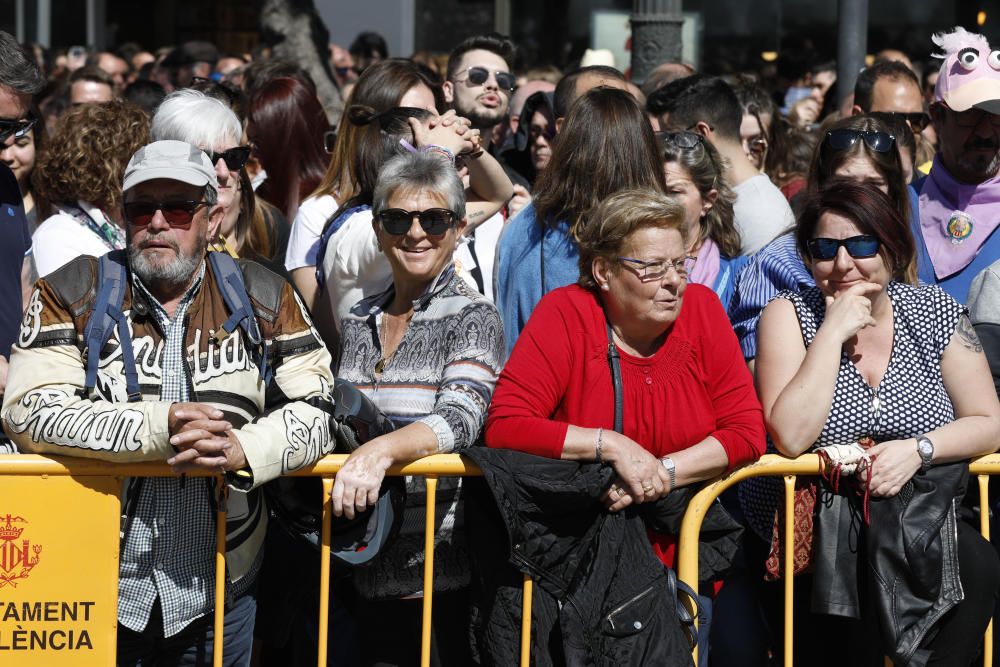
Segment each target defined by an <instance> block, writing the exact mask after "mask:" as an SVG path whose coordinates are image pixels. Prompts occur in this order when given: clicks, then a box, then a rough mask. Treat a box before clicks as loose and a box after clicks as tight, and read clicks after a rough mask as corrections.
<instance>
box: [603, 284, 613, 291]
mask: <svg viewBox="0 0 1000 667" xmlns="http://www.w3.org/2000/svg"><path fill="white" fill-rule="evenodd" d="M601 289H602V290H604V291H605V292H607V291H608V290H610V289H611V286H610V285H608V284H607V283H601Z"/></svg>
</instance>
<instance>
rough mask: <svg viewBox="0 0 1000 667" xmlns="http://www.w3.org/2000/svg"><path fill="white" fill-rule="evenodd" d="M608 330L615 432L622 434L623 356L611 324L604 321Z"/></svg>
mask: <svg viewBox="0 0 1000 667" xmlns="http://www.w3.org/2000/svg"><path fill="white" fill-rule="evenodd" d="M604 324H605V326H606V327H607V329H608V366H610V367H611V388H612V389H614V392H615V430H616V431H618V432H619V433H621V432H622V404H623V402H624V401H623V399H622V366H621V356H620V355H619V354H618V346H617V345H615V338H614V334H613V333H612V332H611V323H610V322H608V321H607V320H605V321H604Z"/></svg>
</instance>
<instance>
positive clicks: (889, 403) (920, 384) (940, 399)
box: [739, 282, 967, 540]
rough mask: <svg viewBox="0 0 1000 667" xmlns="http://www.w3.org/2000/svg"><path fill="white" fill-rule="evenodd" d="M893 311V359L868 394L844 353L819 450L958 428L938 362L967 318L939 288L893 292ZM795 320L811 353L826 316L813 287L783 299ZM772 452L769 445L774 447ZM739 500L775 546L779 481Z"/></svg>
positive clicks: (892, 287)
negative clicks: (953, 425) (961, 320)
mask: <svg viewBox="0 0 1000 667" xmlns="http://www.w3.org/2000/svg"><path fill="white" fill-rule="evenodd" d="M887 289H888V295H889V300H890V302H891V303H892V316H893V322H892V326H893V337H892V351H891V353H890V356H889V364H888V366H887V367H886V370H885V375H884V376H883V377H882V380H881V381H880V382H879V384H878V386H875V387H871V386H869V385H868V384H867V383H866V382H865V379H864V378H863V377H862V375H861V373H860V372H859V371H858V369H857V368H856V367H855V366H854V363H853V362H852V361H851V360H850V358H849V357H848V356H847V354H846V353H844V352H841V356H840V370H839V371H838V373H837V385H836V389H835V391H834V395H833V402H832V404H831V406H830V416H829V417H828V418H827V420H826V423H825V424H824V425H823V430H822V431H821V432H820V434H819V438H817V440H816V443H815V445H814V447H823V446H826V445H837V444H845V443H849V442H855V441H857V440H859V439H860V438H863V437H870V438H871V439H872V440H874V441H875V442H884V441H886V440H902V439H906V438H913V437H916V436H918V435H921V434H923V433H927V432H928V431H933V430H934V429H936V428H939V427H940V426H943V425H945V424H948V423H951V422H952V421H954V420H955V410H954V408H953V406H952V403H951V397H950V396H949V395H948V392H947V390H946V389H945V386H944V379H943V378H942V376H941V357H942V356H943V355H944V350H945V348H946V347H948V343H949V342H950V341H951V338H952V335H953V334H954V333H955V329H956V327H957V326H958V320H959V317H961V316H962V315H963V314H965V313H966V312H967V311H966V310H965V307H964V306H962V305H961V304H959V303H958V302H957V301H955V300H954V299H953V298H951V297H950V296H948V294H947V293H946V292H945V291H944V290H942V289H941V288H940V287H937V286H931V285H920V286H913V285H906V284H903V283H898V282H891V283H889V285H888V288H887ZM775 299H787V300H789V301H791V302H792V305H794V306H795V314H796V317H797V318H798V321H799V327H800V328H801V331H802V338H803V341H804V342H805V345H806V347H809V346H810V345H812V342H813V340H814V339H815V338H816V334H817V332H818V331H819V328H820V326H821V325H822V324H823V320H824V318H825V315H826V302H825V300H824V297H823V293H822V292H820V290H819V289H818V288H816V287H810V288H808V289H805V290H803V291H801V292H799V293H797V294H796V293H793V292H787V291H785V292H781V293H780V294H778V295H777V296H776V297H775ZM769 450H770V444H769ZM739 488H740V499H741V501H742V502H743V509H744V512H745V513H746V516H747V519H748V520H749V522H750V525H751V527H752V528H753V529H754V530H755V531H756V532H757V533H758V534H759V535H760V536H761V537H764V538H765V539H767V540H770V535H771V530H772V522H773V519H774V509H775V508H776V507H777V506H778V505H779V499H780V498H781V488H782V487H781V483H780V481H779V480H777V479H771V478H763V477H760V478H755V479H753V480H747V482H745V483H743V484H741V485H740V487H739Z"/></svg>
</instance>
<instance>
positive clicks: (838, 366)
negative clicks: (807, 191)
mask: <svg viewBox="0 0 1000 667" xmlns="http://www.w3.org/2000/svg"><path fill="white" fill-rule="evenodd" d="M879 140H881V138H880V137H878V136H872V134H867V135H866V134H859V135H857V136H856V137H850V136H847V135H841V136H839V137H835V138H834V143H835V144H836V145H838V146H840V145H843V144H847V143H850V142H858V141H864V142H865V143H866V144H869V146H871V143H872V142H878V141H879ZM879 148H880V145H879V144H877V143H876V146H875V150H879ZM899 217H900V216H899V212H898V209H897V207H896V206H894V203H893V202H892V200H891V199H889V198H888V197H887V196H886V195H885V194H884V193H883V192H882V191H880V190H879V189H878V188H875V187H872V185H870V184H865V183H860V184H859V183H852V182H849V181H836V182H834V183H831V184H828V185H827V187H825V188H824V189H823V190H821V191H819V192H817V193H814V194H813V195H811V196H810V198H809V200H808V203H807V204H806V206H805V209H804V211H803V213H802V215H801V216H800V218H799V223H798V226H797V228H796V231H795V239H796V244H797V246H798V250H799V252H800V253H801V255H802V257H803V258H804V259H805V261H806V264H807V265H808V267H809V269H810V271H811V273H812V276H813V279H814V281H815V286H814V287H810V288H807V289H804V290H802V291H799V292H790V291H785V292H781V293H780V294H779V295H778V296H777V298H775V299H774V300H773V301H772V302H771V303H770V305H768V306H767V308H765V309H764V313H763V315H762V316H761V321H760V327H759V331H758V349H757V363H756V379H757V389H758V393H759V395H760V398H761V403H762V405H763V407H764V418H765V421H766V423H767V427H768V431H769V433H770V435H771V437H772V439H773V442H774V445H775V446H776V447H777V450H778V451H779V452H780V453H782V454H784V455H786V456H791V457H794V456H798V455H800V454H802V453H804V452H807V451H812V450H816V449H817V448H826V447H830V448H833V449H834V450H835V451H830V450H822V451H826V452H828V455H825V456H824V457H823V458H824V460H826V462H827V463H826V470H827V473H828V477H827V479H828V480H831V481H829V482H826V483H817V485H816V486H815V490H814V491H811V492H810V493H812V494H814V495H813V497H814V502H815V510H814V514H813V513H810V518H811V521H812V525H813V528H812V534H811V535H810V536H809V538H808V539H809V540H810V542H811V544H810V545H809V546H811V550H812V552H813V554H815V557H814V558H812V559H811V560H810V561H809V563H808V565H807V566H808V567H809V570H808V572H809V574H803V575H802V579H803V583H804V584H805V586H806V588H812V595H811V600H812V604H811V613H810V614H801V618H799V617H798V615H797V617H796V619H795V628H796V634H797V636H796V641H795V651H796V655H795V660H794V662H795V664H804V665H805V664H808V665H814V664H816V665H820V664H821V665H826V664H852V665H881V664H882V656H883V655H888V656H889V657H891V658H892V659H893V660H894V661H895V662H896V664H910V663H911V661H912V660H920V661H921V664H927V665H956V666H958V665H961V666H962V667H966V666H967V665H969V664H971V663H972V661H973V659H974V658H975V657H976V655H977V653H978V647H979V643H980V641H981V639H982V635H983V632H984V631H985V629H986V624H987V623H988V622H989V620H990V618H991V616H992V613H993V606H994V599H995V596H996V595H997V593H998V592H1000V560H998V558H997V554H996V552H995V551H994V550H993V548H992V547H991V546H990V544H989V543H988V542H987V541H986V540H984V539H983V538H982V537H981V536H980V535H979V533H978V531H976V530H975V529H974V528H973V527H972V526H971V525H970V524H966V523H965V522H964V521H962V520H961V519H960V517H958V516H957V514H956V508H957V507H958V505H959V501H960V499H961V497H962V496H963V494H964V493H965V487H966V482H967V479H968V470H967V463H968V461H969V459H971V458H973V457H976V456H980V455H983V454H988V453H992V452H994V451H995V450H996V449H997V443H998V442H1000V402H998V401H997V396H996V394H995V392H994V391H993V382H992V377H991V375H990V371H989V367H988V365H987V361H986V357H985V356H984V355H983V352H982V346H981V345H980V343H979V341H978V339H977V338H976V334H975V331H974V330H973V328H972V325H971V323H970V322H969V318H968V315H967V311H966V309H965V308H964V307H963V306H961V305H960V304H959V303H957V302H956V301H955V300H954V299H952V298H951V297H950V296H948V295H947V294H946V293H945V292H944V291H943V290H941V289H940V288H938V287H936V286H927V285H919V286H918V285H912V284H909V283H908V281H907V267H909V266H910V265H911V264H912V262H913V256H914V253H915V249H914V240H913V236H912V234H910V233H909V231H908V230H907V228H906V226H905V225H904V224H903V222H902V221H901V220H900V219H899ZM838 465H844V466H845V467H843V468H837V467H836V466H838ZM846 466H856V471H855V474H854V475H851V474H849V473H850V472H851V470H850V469H849V468H848V467H846ZM841 473H842V476H840V481H839V482H834V481H832V480H834V479H836V478H837V477H838V475H840V474H841ZM775 534H776V535H777V533H775ZM780 547H783V544H781V541H780V540H775V541H773V542H772V553H771V558H769V560H768V568H767V569H768V572H769V573H770V574H772V575H774V576H777V575H778V573H779V565H778V562H779V556H778V554H779V553H780V551H779V548H780ZM806 550H807V551H808V550H809V547H806ZM798 551H799V550H798V546H797V552H798ZM821 554H822V556H821ZM890 554H891V555H890ZM800 565H801V563H799V562H797V563H796V566H795V570H796V572H798V571H799V567H800ZM780 567H781V569H780V576H788V575H787V574H786V570H784V569H783V568H784V566H783V565H782V566H780ZM799 590H803V588H802V585H801V584H800V585H799ZM806 597H809V596H808V595H807V596H806ZM862 614H864V615H865V617H866V620H865V622H864V623H862V622H861V617H862ZM831 636H836V637H838V638H839V639H840V641H836V642H831V641H824V640H823V639H822V638H824V637H825V638H826V639H829V638H830V637H831Z"/></svg>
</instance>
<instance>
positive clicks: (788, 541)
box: [677, 454, 1000, 667]
mask: <svg viewBox="0 0 1000 667" xmlns="http://www.w3.org/2000/svg"><path fill="white" fill-rule="evenodd" d="M821 466H822V464H821V463H820V460H819V457H818V456H817V455H816V454H803V455H802V456H800V457H798V458H795V459H788V458H785V457H783V456H777V455H774V454H768V455H766V456H763V457H761V458H760V460H759V461H757V462H756V463H752V464H750V465H748V466H745V467H743V468H740V469H739V470H735V471H733V472H732V473H730V474H729V475H727V476H725V477H723V478H721V479H719V480H717V481H715V482H713V483H711V484H708V485H707V486H705V487H704V488H703V489H701V491H699V492H698V493H697V494H696V495H695V496H694V497H693V498H692V499H691V502H690V504H689V505H688V509H687V512H686V513H685V514H684V520H683V521H682V522H681V534H680V536H679V540H678V559H677V577H678V578H679V579H680V580H682V581H684V582H685V583H687V584H688V585H689V586H691V587H692V588H694V589H695V590H697V587H698V536H699V533H700V532H701V524H702V521H704V519H705V513H706V512H708V509H709V507H710V506H711V504H712V502H713V501H714V500H715V499H716V498H718V497H719V496H720V495H721V494H722V493H723V492H724V491H725V490H726V489H728V488H729V487H731V486H733V485H734V484H737V483H739V482H741V481H743V480H745V479H749V478H751V477H778V476H783V477H784V490H785V545H784V554H783V556H784V557H783V559H782V562H783V563H784V564H785V567H788V564H789V563H793V562H794V558H793V548H794V545H795V542H794V533H793V531H794V524H795V521H794V511H795V505H794V501H795V479H796V477H797V476H798V475H819V474H820V473H821V472H822V467H821ZM969 472H970V473H971V474H973V475H976V476H977V479H978V482H979V506H980V507H983V508H986V507H989V502H988V494H989V476H990V475H996V474H1000V454H991V455H989V456H983V457H980V458H978V459H975V460H973V461H972V462H971V463H970V464H969ZM979 514H980V518H979V521H980V524H979V529H980V531H981V532H982V534H983V537H985V538H986V539H987V540H988V539H989V538H990V525H989V512H988V511H982V512H980V513H979ZM794 581H795V578H794V577H789V576H785V577H783V582H784V593H785V596H784V599H785V619H784V621H785V622H784V641H783V645H784V655H785V665H786V667H791V666H792V657H793V655H792V648H793V641H792V635H793V630H794V627H793V623H792V616H793V614H792V613H791V610H792V600H793V590H794V589H793V586H794ZM983 646H984V648H983V665H984V667H992V665H993V623H992V622H991V623H990V624H989V626H987V628H986V637H985V641H984V644H983ZM694 656H695V662H696V663H697V648H695V653H694ZM887 664H891V663H889V662H888V661H887Z"/></svg>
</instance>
